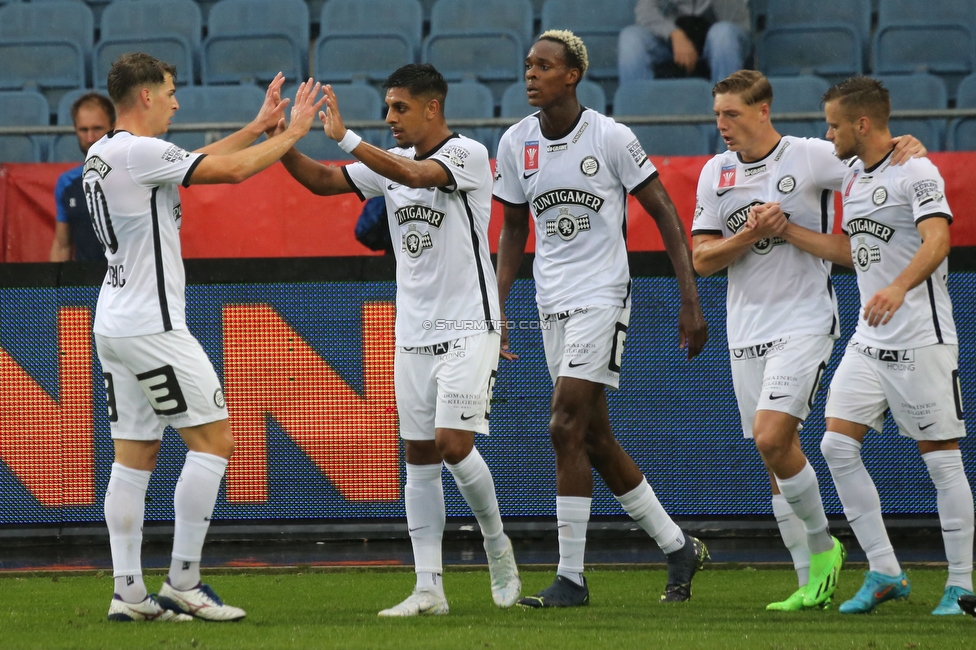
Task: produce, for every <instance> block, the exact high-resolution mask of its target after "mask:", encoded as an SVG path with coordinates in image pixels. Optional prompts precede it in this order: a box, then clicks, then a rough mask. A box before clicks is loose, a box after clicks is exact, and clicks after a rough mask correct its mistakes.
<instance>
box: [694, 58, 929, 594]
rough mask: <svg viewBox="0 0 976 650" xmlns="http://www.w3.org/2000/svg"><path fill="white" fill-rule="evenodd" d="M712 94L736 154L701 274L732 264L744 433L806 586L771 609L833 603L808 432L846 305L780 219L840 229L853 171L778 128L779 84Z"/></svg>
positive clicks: (712, 203) (831, 548)
mask: <svg viewBox="0 0 976 650" xmlns="http://www.w3.org/2000/svg"><path fill="white" fill-rule="evenodd" d="M712 95H713V96H714V98H715V99H714V106H713V108H714V111H715V116H716V123H717V126H718V131H719V135H720V136H721V137H722V139H723V140H724V141H725V144H726V146H727V147H728V151H726V152H725V153H722V154H719V155H717V156H715V157H714V158H712V159H711V160H710V161H709V162H708V163H706V164H705V167H704V168H703V169H702V171H701V176H700V177H699V180H698V192H697V205H696V207H695V218H694V223H693V225H692V231H691V236H692V248H693V255H694V263H695V270H696V271H698V273H699V274H701V275H704V276H707V275H712V274H713V273H716V272H718V271H720V270H722V269H725V268H727V269H728V296H727V314H728V316H727V331H728V342H729V358H730V361H731V365H732V384H733V387H734V389H735V396H736V400H737V402H738V405H739V415H740V418H741V421H742V430H743V433H744V434H745V437H746V438H753V439H754V440H755V443H756V449H757V450H758V451H759V454H760V455H761V456H762V459H763V462H764V463H765V465H766V469H767V471H768V472H769V477H770V485H771V486H772V492H773V498H772V506H773V514H774V516H775V517H776V522H777V524H778V526H779V530H780V534H781V535H782V537H783V541H784V543H785V544H786V547H787V548H788V549H789V551H790V554H791V555H792V557H793V564H794V567H795V568H796V572H797V579H798V583H799V589H797V590H796V591H795V592H794V593H793V594H792V595H791V596H790V597H789V598H787V599H786V600H784V601H780V602H774V603H770V604H769V605H768V606H767V608H766V609H769V610H778V611H797V610H801V609H804V608H810V607H823V606H824V605H826V604H827V603H828V602H829V601H830V599H831V596H832V594H833V592H834V590H835V589H836V587H837V578H838V575H839V571H840V568H841V564H842V563H843V558H844V549H843V547H842V546H841V544H840V542H838V541H837V540H836V539H835V538H833V537H831V536H830V533H829V532H828V526H827V516H826V514H825V513H824V508H823V503H822V501H821V498H820V486H819V484H818V482H817V475H816V473H815V472H814V470H813V467H812V466H811V465H810V464H809V463H808V462H807V459H806V456H804V455H803V451H802V449H801V447H800V437H799V435H798V432H799V430H800V427H801V425H802V423H803V420H804V419H806V417H807V415H808V414H809V413H810V409H811V408H812V407H813V403H814V399H815V397H816V394H817V390H818V388H819V385H820V380H821V378H822V376H823V372H824V369H825V368H826V367H827V362H828V361H829V360H830V354H831V350H832V349H833V344H834V339H835V338H837V336H838V335H839V334H840V328H839V324H840V322H839V320H838V313H837V299H836V297H835V296H834V292H833V289H832V288H831V283H830V264H825V263H824V262H823V261H822V260H820V259H819V258H817V257H814V256H813V255H811V254H809V253H806V252H804V251H802V250H800V249H799V248H796V247H794V246H790V245H787V242H786V240H784V239H783V238H782V237H781V235H782V230H783V228H784V227H785V220H780V219H773V218H772V217H773V215H774V214H777V215H778V214H779V213H780V212H781V213H785V214H788V215H789V223H791V224H795V225H796V226H798V227H803V228H807V229H810V230H813V231H816V232H828V233H829V232H832V231H833V221H834V210H833V206H834V203H833V198H832V196H833V192H834V191H839V190H840V189H841V188H842V182H843V179H844V175H845V173H846V172H847V170H848V167H847V165H845V164H844V163H843V162H842V161H841V160H839V159H838V158H837V157H836V156H835V155H834V152H833V147H832V146H831V145H830V143H829V142H826V141H824V140H814V139H807V138H795V137H792V136H785V137H784V136H781V135H780V134H779V133H778V132H777V131H776V129H775V127H774V126H773V124H772V122H771V121H770V115H769V113H770V108H771V106H772V103H773V89H772V87H771V86H770V84H769V81H768V80H767V79H766V77H764V76H763V75H762V74H761V73H759V72H755V71H753V70H740V71H738V72H735V73H734V74H732V75H730V76H729V77H727V78H725V79H723V80H722V81H720V82H719V83H717V84H716V85H715V87H714V88H713V90H712ZM899 140H901V142H899V144H898V148H897V149H896V152H895V155H894V157H893V159H892V161H893V162H896V163H900V162H903V161H904V160H906V159H907V158H908V157H910V156H911V155H912V154H916V153H918V154H919V155H921V154H923V153H924V149H923V148H922V147H921V144H920V143H918V141H917V140H915V139H914V138H911V137H906V138H904V139H899ZM895 142H898V140H896V141H895ZM771 207H773V208H776V210H777V211H778V212H776V213H771V212H770V211H769V208H771ZM750 219H751V220H752V222H754V225H752V226H750V225H748V224H749V223H750ZM811 553H812V554H813V555H812V557H811Z"/></svg>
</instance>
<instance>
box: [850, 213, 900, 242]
mask: <svg viewBox="0 0 976 650" xmlns="http://www.w3.org/2000/svg"><path fill="white" fill-rule="evenodd" d="M847 234H848V235H849V236H851V237H854V236H856V235H872V236H874V237H877V238H878V239H880V240H882V241H884V242H885V243H887V242H889V241H891V236H892V235H894V234H895V229H894V228H892V227H891V226H886V225H884V224H883V223H878V222H877V221H874V220H872V219H866V218H860V219H851V220H850V221H848V222H847Z"/></svg>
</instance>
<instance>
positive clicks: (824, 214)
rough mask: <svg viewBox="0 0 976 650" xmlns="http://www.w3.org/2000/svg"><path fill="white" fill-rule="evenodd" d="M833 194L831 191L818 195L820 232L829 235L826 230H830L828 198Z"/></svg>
mask: <svg viewBox="0 0 976 650" xmlns="http://www.w3.org/2000/svg"><path fill="white" fill-rule="evenodd" d="M833 193H834V191H833V190H824V191H823V192H821V193H820V232H822V233H824V234H825V235H826V234H830V233H829V232H827V231H828V229H829V228H830V220H829V216H830V212H829V208H830V197H831V195H832V194H833Z"/></svg>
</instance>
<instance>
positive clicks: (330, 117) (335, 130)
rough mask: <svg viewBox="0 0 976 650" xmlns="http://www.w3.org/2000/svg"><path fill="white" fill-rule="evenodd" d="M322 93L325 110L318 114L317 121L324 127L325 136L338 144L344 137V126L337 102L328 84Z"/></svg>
mask: <svg viewBox="0 0 976 650" xmlns="http://www.w3.org/2000/svg"><path fill="white" fill-rule="evenodd" d="M322 93H323V94H324V95H325V110H324V111H320V112H319V119H320V120H322V124H323V126H324V127H325V134H326V135H327V136H329V137H330V138H332V139H333V140H335V141H336V142H339V141H340V140H342V138H343V136H345V135H346V126H345V125H344V124H343V123H342V115H340V114H339V100H338V99H336V96H335V91H334V90H332V86H331V85H329V84H326V85H325V87H324V88H323V89H322Z"/></svg>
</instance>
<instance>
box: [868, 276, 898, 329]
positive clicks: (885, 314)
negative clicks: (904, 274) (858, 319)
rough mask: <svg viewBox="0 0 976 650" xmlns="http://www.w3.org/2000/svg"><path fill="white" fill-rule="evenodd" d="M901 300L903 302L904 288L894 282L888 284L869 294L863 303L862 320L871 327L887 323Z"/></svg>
mask: <svg viewBox="0 0 976 650" xmlns="http://www.w3.org/2000/svg"><path fill="white" fill-rule="evenodd" d="M903 302H905V290H904V289H902V288H901V287H899V286H897V285H895V284H889V285H888V286H887V287H885V288H884V289H881V290H880V291H878V293H876V294H874V295H873V296H871V300H869V301H868V303H867V304H866V305H864V320H866V321H867V322H868V325H870V326H871V327H877V326H878V325H887V324H888V321H890V320H891V317H892V316H894V315H895V312H896V311H898V308H899V307H901V305H902V303H903Z"/></svg>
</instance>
